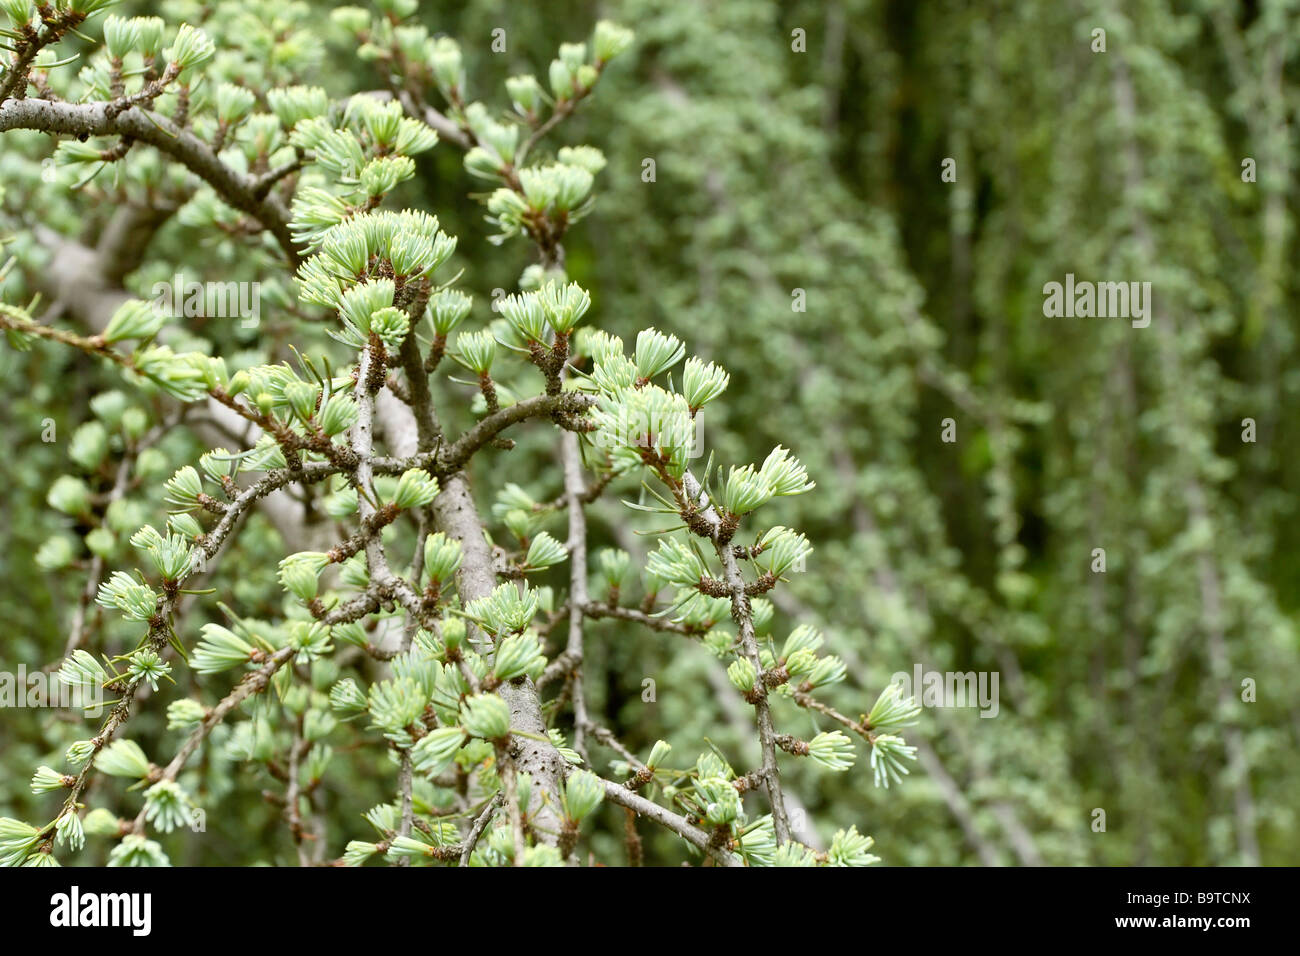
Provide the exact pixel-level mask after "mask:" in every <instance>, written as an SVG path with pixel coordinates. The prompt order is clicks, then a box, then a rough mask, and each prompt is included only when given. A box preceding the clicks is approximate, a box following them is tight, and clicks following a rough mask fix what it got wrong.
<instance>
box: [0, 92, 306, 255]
mask: <svg viewBox="0 0 1300 956" xmlns="http://www.w3.org/2000/svg"><path fill="white" fill-rule="evenodd" d="M114 105H115V104H114V103H112V102H101V103H54V102H51V101H49V100H27V99H25V100H13V99H11V100H5V101H4V102H3V103H0V133H3V132H5V131H7V130H11V129H31V130H39V131H41V132H46V133H58V134H62V135H64V136H128V137H130V138H132V139H134V140H137V141H139V142H142V143H148V144H149V145H150V146H153V147H155V148H156V149H158V150H159V151H161V152H163V153H166V154H167V155H168V156H171V157H172V158H173V159H175V160H177V161H178V162H180V163H181V164H182V165H183V166H185V168H186V169H188V170H190V172H192V173H194V174H195V175H196V176H198V177H199V178H200V179H202V180H203V181H204V182H206V183H207V184H208V185H210V186H211V187H212V188H213V189H214V190H215V191H216V193H217V195H219V196H220V197H221V198H222V199H223V200H225V201H226V202H227V203H228V204H229V205H231V206H232V207H234V208H235V209H238V210H239V211H240V212H243V213H247V214H248V215H250V216H252V217H253V218H254V219H256V220H257V221H258V223H260V224H261V226H262V227H263V228H264V229H266V230H267V231H268V232H270V233H271V235H272V236H274V237H275V241H276V242H277V243H278V244H279V246H280V249H281V251H282V252H283V253H284V257H285V259H286V260H287V262H288V263H289V265H291V266H292V267H294V268H297V266H298V264H299V263H300V262H301V261H302V256H301V254H300V253H299V251H298V247H297V245H296V243H294V241H293V237H292V236H291V235H290V233H289V214H288V211H287V210H286V209H285V208H284V206H283V204H282V203H281V202H280V201H279V200H278V199H277V198H276V197H275V196H273V195H270V194H269V193H265V191H263V194H262V195H260V196H259V195H258V193H259V183H258V182H257V181H256V180H255V179H253V178H250V177H248V176H245V175H244V174H242V173H240V172H237V171H236V170H234V169H232V168H231V167H229V166H227V165H226V164H225V163H223V162H222V161H221V159H220V157H218V156H217V154H216V153H215V152H213V150H212V147H211V146H209V145H208V144H207V143H205V142H204V141H203V140H201V139H199V138H198V137H197V136H195V135H194V134H193V133H192V132H190V131H189V130H186V129H182V128H181V127H179V126H177V125H176V124H175V123H173V122H172V121H171V120H170V119H168V118H167V117H165V116H162V115H161V114H158V113H155V112H153V111H151V110H145V109H141V108H140V107H138V106H132V107H130V108H128V109H125V110H122V111H121V112H117V111H115V109H114Z"/></svg>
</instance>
